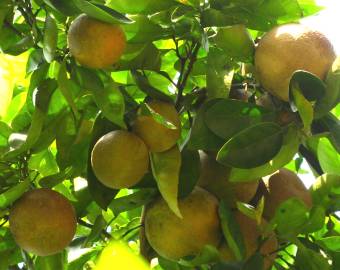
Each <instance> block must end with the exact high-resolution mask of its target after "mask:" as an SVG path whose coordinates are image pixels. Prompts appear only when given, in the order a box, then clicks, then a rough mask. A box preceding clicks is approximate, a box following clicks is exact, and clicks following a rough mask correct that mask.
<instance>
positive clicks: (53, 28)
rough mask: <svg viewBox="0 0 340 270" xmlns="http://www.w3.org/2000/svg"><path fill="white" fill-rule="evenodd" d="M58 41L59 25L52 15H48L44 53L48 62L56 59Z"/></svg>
mask: <svg viewBox="0 0 340 270" xmlns="http://www.w3.org/2000/svg"><path fill="white" fill-rule="evenodd" d="M57 43H58V26H57V23H56V21H55V19H53V18H52V17H51V16H49V15H48V16H46V19H45V28H44V42H43V53H44V57H45V59H46V61H47V62H49V63H51V62H52V61H53V59H54V56H55V52H56V49H57Z"/></svg>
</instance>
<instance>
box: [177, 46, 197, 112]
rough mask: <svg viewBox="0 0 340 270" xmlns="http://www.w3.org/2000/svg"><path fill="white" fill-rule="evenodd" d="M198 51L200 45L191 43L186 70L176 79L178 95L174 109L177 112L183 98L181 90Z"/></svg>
mask: <svg viewBox="0 0 340 270" xmlns="http://www.w3.org/2000/svg"><path fill="white" fill-rule="evenodd" d="M199 49H200V44H199V43H193V45H192V48H191V52H190V54H189V55H188V59H189V64H188V67H187V70H186V71H184V69H183V71H182V72H181V74H180V78H179V79H178V84H177V89H178V93H177V98H176V103H175V104H176V108H177V110H179V106H180V103H181V101H182V98H183V90H184V88H185V86H186V83H187V80H188V78H189V75H190V73H191V71H192V69H193V67H194V64H195V62H196V58H197V54H198V51H199Z"/></svg>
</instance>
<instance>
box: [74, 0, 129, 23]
mask: <svg viewBox="0 0 340 270" xmlns="http://www.w3.org/2000/svg"><path fill="white" fill-rule="evenodd" d="M73 3H74V4H75V5H76V6H77V8H79V9H80V10H81V11H82V12H84V13H86V14H87V15H89V16H90V17H93V18H96V19H97V20H100V21H103V22H107V23H111V24H117V23H131V22H132V21H131V20H130V19H129V18H127V17H125V16H124V15H123V14H121V13H119V12H117V11H115V10H112V9H109V8H108V7H105V6H103V5H100V4H92V3H90V2H88V1H85V0H73Z"/></svg>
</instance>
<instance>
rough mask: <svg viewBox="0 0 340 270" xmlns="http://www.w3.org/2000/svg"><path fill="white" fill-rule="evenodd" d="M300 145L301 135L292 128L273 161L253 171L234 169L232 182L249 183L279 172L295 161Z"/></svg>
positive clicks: (286, 134) (231, 175)
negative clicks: (251, 180) (250, 180)
mask: <svg viewBox="0 0 340 270" xmlns="http://www.w3.org/2000/svg"><path fill="white" fill-rule="evenodd" d="M299 145H300V138H299V133H298V131H297V129H296V127H295V126H292V127H290V128H289V129H288V131H287V132H286V133H285V134H284V138H283V144H282V147H281V149H280V151H279V152H278V154H277V155H276V156H275V157H274V158H273V159H272V160H271V161H269V162H268V163H266V164H264V165H261V166H258V167H256V168H252V169H239V168H232V169H231V172H230V177H229V179H230V181H231V182H242V181H249V179H258V178H261V177H263V176H266V175H269V174H271V173H273V172H275V171H277V170H278V169H280V168H282V167H283V166H284V165H286V164H287V163H289V162H290V161H291V160H292V159H293V157H294V156H295V154H296V153H297V152H298V148H299Z"/></svg>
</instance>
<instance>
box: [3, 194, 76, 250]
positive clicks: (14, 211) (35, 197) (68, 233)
mask: <svg viewBox="0 0 340 270" xmlns="http://www.w3.org/2000/svg"><path fill="white" fill-rule="evenodd" d="M76 225H77V221H76V215H75V211H74V209H73V206H72V204H71V203H70V202H69V201H68V200H67V198H65V197H64V196H63V195H61V194H60V193H58V192H56V191H53V190H50V189H44V188H42V189H34V190H31V191H28V192H26V193H25V194H24V195H23V196H22V197H21V198H20V199H19V200H18V201H17V202H16V203H15V204H14V205H13V207H12V208H11V210H10V215H9V227H10V230H11V232H12V234H13V237H14V239H15V241H16V243H17V244H18V245H19V246H20V247H21V248H22V249H24V250H26V251H28V252H32V253H34V254H35V255H38V256H48V255H52V254H55V253H58V252H61V251H62V250H63V249H64V248H65V247H67V246H68V244H69V243H70V242H71V240H72V238H73V236H74V234H75V231H76Z"/></svg>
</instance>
